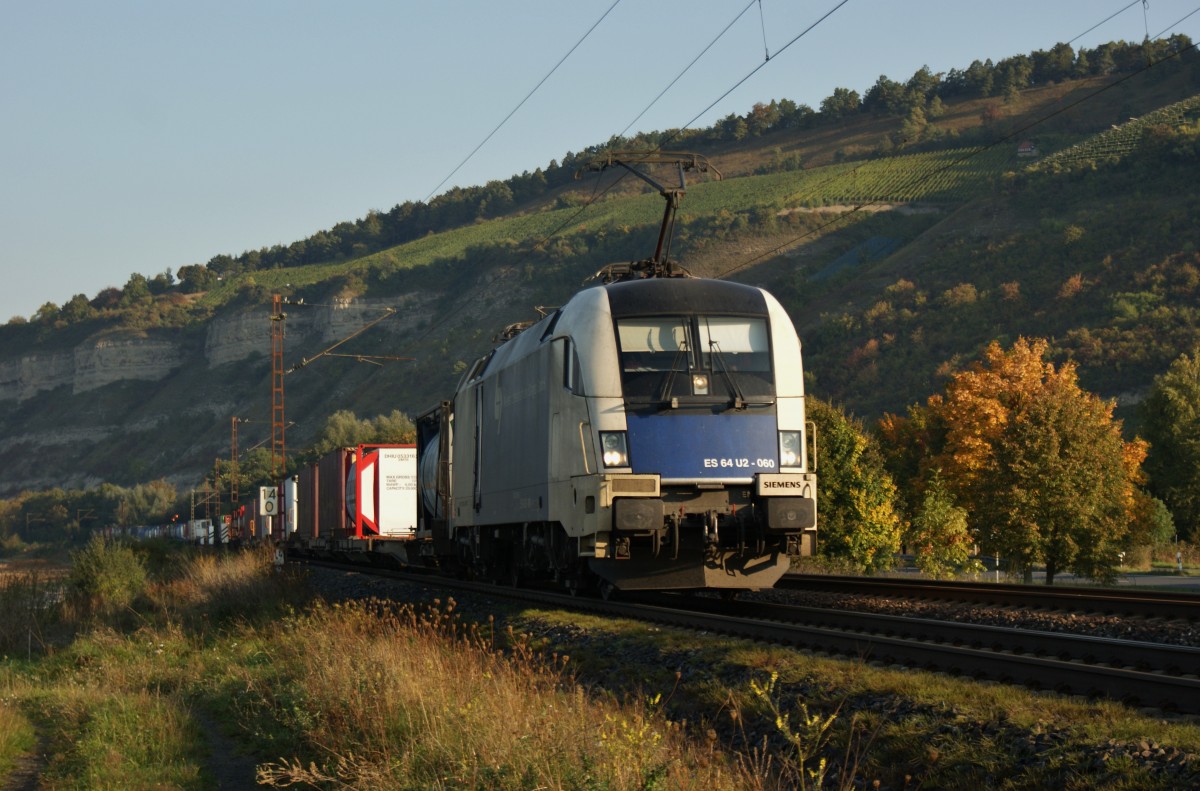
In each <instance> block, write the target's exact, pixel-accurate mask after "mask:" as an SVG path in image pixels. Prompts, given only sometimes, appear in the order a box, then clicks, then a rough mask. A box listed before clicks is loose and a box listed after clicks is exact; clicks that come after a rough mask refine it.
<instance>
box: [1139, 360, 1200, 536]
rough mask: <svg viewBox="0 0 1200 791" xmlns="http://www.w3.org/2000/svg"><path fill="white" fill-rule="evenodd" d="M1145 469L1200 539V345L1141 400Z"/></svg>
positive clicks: (1186, 529) (1187, 532)
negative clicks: (1146, 447)
mask: <svg viewBox="0 0 1200 791" xmlns="http://www.w3.org/2000/svg"><path fill="white" fill-rule="evenodd" d="M1142 417H1143V426H1144V428H1145V432H1146V438H1147V439H1148V440H1149V442H1150V453H1149V456H1148V458H1147V459H1146V472H1147V474H1148V475H1149V477H1150V484H1149V485H1150V490H1151V491H1152V492H1153V493H1154V494H1155V495H1157V496H1158V497H1159V498H1161V499H1162V501H1163V502H1164V503H1166V504H1167V508H1169V509H1170V511H1171V515H1172V516H1173V517H1174V519H1175V525H1176V526H1177V527H1178V529H1179V531H1180V533H1181V534H1182V535H1183V536H1184V537H1185V538H1187V539H1188V540H1190V541H1198V540H1200V350H1196V351H1193V352H1192V354H1191V355H1187V354H1184V355H1181V356H1180V357H1179V358H1178V359H1177V360H1175V362H1173V363H1171V367H1170V368H1168V369H1167V371H1166V373H1164V374H1162V375H1161V376H1159V377H1158V378H1157V379H1155V380H1154V385H1153V387H1151V389H1150V393H1149V395H1147V397H1146V400H1145V401H1143V402H1142Z"/></svg>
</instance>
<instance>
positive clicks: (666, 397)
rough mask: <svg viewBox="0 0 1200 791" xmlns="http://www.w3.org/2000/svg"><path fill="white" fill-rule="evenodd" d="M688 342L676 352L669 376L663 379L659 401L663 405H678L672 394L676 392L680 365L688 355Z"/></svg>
mask: <svg viewBox="0 0 1200 791" xmlns="http://www.w3.org/2000/svg"><path fill="white" fill-rule="evenodd" d="M687 350H688V347H687V341H683V342H681V343H680V344H679V351H677V352H675V359H674V360H672V361H671V370H669V371H667V375H666V376H665V377H664V378H663V383H662V387H660V388H659V389H658V401H659V403H661V404H670V405H671V406H672V407H673V406H675V405H676V402H675V400H674V399H672V398H671V393H672V392H673V391H674V390H675V374H676V373H678V371H679V363H680V361H681V359H682V358H683V355H685V354H687Z"/></svg>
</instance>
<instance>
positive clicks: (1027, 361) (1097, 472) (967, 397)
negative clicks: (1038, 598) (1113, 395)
mask: <svg viewBox="0 0 1200 791" xmlns="http://www.w3.org/2000/svg"><path fill="white" fill-rule="evenodd" d="M1046 349H1047V343H1046V341H1044V340H1026V339H1024V338H1021V339H1019V340H1018V341H1017V342H1016V343H1015V344H1013V347H1012V348H1011V349H1010V350H1008V351H1005V350H1004V349H1003V348H1001V346H1000V344H999V343H996V342H993V343H991V344H990V345H989V346H988V347H987V349H986V350H985V351H984V353H983V356H982V359H980V360H979V361H977V362H975V363H973V364H972V365H971V366H969V367H968V368H967V369H966V370H964V371H961V372H959V373H957V374H955V375H954V376H953V377H952V379H951V381H950V382H949V384H948V385H947V386H946V390H945V393H944V394H941V395H934V396H932V397H930V398H929V400H928V402H927V403H926V404H925V405H924V406H913V407H910V408H909V412H908V417H907V418H904V417H898V416H895V415H887V416H885V417H884V419H883V421H881V424H880V434H881V436H882V438H883V440H884V442H883V446H884V449H885V453H886V455H887V457H888V467H889V471H890V472H891V474H892V476H893V477H894V478H895V479H896V481H897V483H898V484H899V485H900V487H901V489H902V490H905V491H906V492H907V493H908V498H909V500H908V510H909V513H910V514H911V515H913V516H914V517H916V518H914V519H913V522H914V523H921V521H922V520H921V518H920V517H921V509H922V507H923V503H924V502H925V500H926V498H925V492H926V489H927V488H928V484H929V482H930V481H933V480H938V481H940V482H941V483H940V484H939V486H941V485H944V487H945V489H946V490H947V491H948V492H949V493H950V494H951V495H952V497H953V499H954V502H955V504H956V505H957V506H959V507H961V508H963V509H965V511H966V513H967V519H968V529H969V531H970V535H971V538H972V539H973V541H974V542H975V543H977V544H978V546H979V548H980V550H981V551H982V552H983V553H985V554H989V555H999V556H1000V557H1003V558H1007V559H1008V562H1009V564H1010V567H1012V568H1014V569H1017V570H1020V571H1022V572H1024V573H1025V574H1026V577H1027V578H1029V576H1030V574H1031V572H1032V569H1033V566H1034V565H1035V564H1044V566H1045V569H1046V582H1047V584H1053V581H1054V577H1055V576H1056V575H1057V574H1058V573H1060V572H1062V571H1068V570H1069V571H1072V572H1074V573H1076V574H1080V575H1082V576H1087V577H1090V578H1093V579H1100V580H1105V579H1112V578H1113V577H1115V575H1116V569H1117V567H1118V565H1119V562H1120V553H1121V551H1122V550H1123V549H1124V548H1125V547H1126V546H1127V544H1128V540H1129V538H1130V537H1131V535H1132V531H1133V530H1134V528H1135V524H1136V520H1137V514H1138V512H1139V508H1140V506H1141V505H1143V504H1144V503H1143V500H1145V498H1146V496H1145V495H1144V494H1143V493H1141V491H1140V489H1139V486H1138V484H1140V483H1141V481H1142V473H1141V463H1142V461H1143V459H1144V458H1145V456H1146V447H1147V446H1146V443H1145V442H1143V441H1142V440H1140V439H1137V440H1134V441H1132V442H1126V441H1125V440H1124V439H1123V438H1122V436H1121V423H1120V421H1117V420H1114V419H1113V416H1112V412H1113V407H1114V404H1113V403H1112V402H1110V401H1104V400H1102V399H1100V398H1099V397H1097V396H1095V395H1093V394H1091V393H1088V392H1086V391H1084V390H1082V389H1081V388H1080V387H1079V384H1078V378H1077V376H1076V373H1075V366H1074V365H1072V364H1071V363H1064V364H1062V365H1060V366H1058V367H1055V366H1054V365H1053V364H1052V363H1049V362H1046V361H1045V359H1044V357H1045V354H1046ZM925 521H928V520H925ZM918 551H919V548H918Z"/></svg>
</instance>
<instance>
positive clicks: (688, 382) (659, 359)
mask: <svg viewBox="0 0 1200 791" xmlns="http://www.w3.org/2000/svg"><path fill="white" fill-rule="evenodd" d="M617 340H618V342H619V344H620V347H621V349H620V352H621V381H622V384H623V386H624V389H625V397H626V398H631V399H634V400H639V401H640V400H651V401H662V402H666V401H670V400H671V399H673V398H675V399H678V398H681V397H683V398H684V403H693V404H707V403H719V402H731V403H737V402H739V401H744V400H747V399H749V400H750V401H755V400H759V401H761V400H763V397H768V398H769V397H770V396H772V395H774V390H775V388H774V377H773V375H772V371H771V345H770V336H769V333H768V331H767V321H766V319H764V318H760V317H750V316H650V317H646V316H638V317H631V318H622V319H618V320H617ZM755 397H758V398H757V399H756V398H755Z"/></svg>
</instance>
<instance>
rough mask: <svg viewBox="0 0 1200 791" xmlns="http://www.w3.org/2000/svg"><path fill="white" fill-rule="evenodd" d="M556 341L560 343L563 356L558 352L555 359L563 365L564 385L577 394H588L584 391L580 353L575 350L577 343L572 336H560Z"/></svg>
mask: <svg viewBox="0 0 1200 791" xmlns="http://www.w3.org/2000/svg"><path fill="white" fill-rule="evenodd" d="M555 343H556V344H559V349H560V350H561V356H559V355H557V354H556V355H555V359H556V364H561V365H562V374H563V377H562V383H563V387H565V388H566V389H568V390H570V391H571V392H572V393H574V394H575V395H586V393H584V391H583V371H582V370H581V369H580V367H579V353H578V352H577V351H576V350H575V344H574V343H572V342H571V339H570V338H559V339H558V340H556V341H555Z"/></svg>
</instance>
